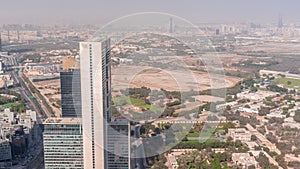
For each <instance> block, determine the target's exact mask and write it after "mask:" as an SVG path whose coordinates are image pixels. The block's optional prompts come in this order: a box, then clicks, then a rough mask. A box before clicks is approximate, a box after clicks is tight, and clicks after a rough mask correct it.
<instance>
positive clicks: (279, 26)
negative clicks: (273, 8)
mask: <svg viewBox="0 0 300 169" xmlns="http://www.w3.org/2000/svg"><path fill="white" fill-rule="evenodd" d="M282 27H283V21H282V15H281V14H279V16H278V28H282Z"/></svg>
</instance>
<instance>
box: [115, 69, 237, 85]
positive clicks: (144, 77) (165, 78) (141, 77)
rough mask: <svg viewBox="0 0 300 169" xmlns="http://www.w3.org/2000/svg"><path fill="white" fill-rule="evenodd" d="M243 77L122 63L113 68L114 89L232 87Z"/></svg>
mask: <svg viewBox="0 0 300 169" xmlns="http://www.w3.org/2000/svg"><path fill="white" fill-rule="evenodd" d="M241 80H242V79H240V78H236V77H229V76H220V75H209V74H208V73H205V72H199V71H192V70H162V69H158V68H154V67H146V66H144V67H143V66H127V65H121V66H119V67H114V68H112V89H113V90H121V89H126V88H128V87H143V86H145V87H149V88H151V89H157V90H158V89H161V88H162V89H165V90H169V91H190V90H194V91H203V90H207V89H211V88H224V87H232V86H234V85H235V84H236V83H238V82H239V81H241Z"/></svg>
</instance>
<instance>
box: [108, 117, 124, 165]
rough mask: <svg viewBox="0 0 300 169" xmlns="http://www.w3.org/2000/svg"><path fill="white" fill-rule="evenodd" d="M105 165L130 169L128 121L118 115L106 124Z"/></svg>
mask: <svg viewBox="0 0 300 169" xmlns="http://www.w3.org/2000/svg"><path fill="white" fill-rule="evenodd" d="M107 131H108V136H107V167H108V168H109V169H130V123H129V121H128V119H126V118H123V117H118V118H116V119H114V120H112V121H111V122H110V123H109V126H108V130H107Z"/></svg>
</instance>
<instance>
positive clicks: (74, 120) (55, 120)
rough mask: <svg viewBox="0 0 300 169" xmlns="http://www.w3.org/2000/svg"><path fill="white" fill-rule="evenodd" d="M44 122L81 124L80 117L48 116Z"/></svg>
mask: <svg viewBox="0 0 300 169" xmlns="http://www.w3.org/2000/svg"><path fill="white" fill-rule="evenodd" d="M44 124H81V118H48V119H46V120H45V121H44Z"/></svg>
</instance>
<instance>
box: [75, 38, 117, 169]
mask: <svg viewBox="0 0 300 169" xmlns="http://www.w3.org/2000/svg"><path fill="white" fill-rule="evenodd" d="M110 64H111V63H110V40H109V39H108V40H105V41H102V42H82V43H80V72H81V75H80V76H81V100H82V112H83V113H82V126H83V150H84V167H85V168H88V169H91V168H93V169H99V168H101V169H107V168H108V166H107V151H106V147H107V146H106V145H107V125H108V123H109V122H110V121H111V84H110V83H111V78H110V77H111V70H110Z"/></svg>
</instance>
